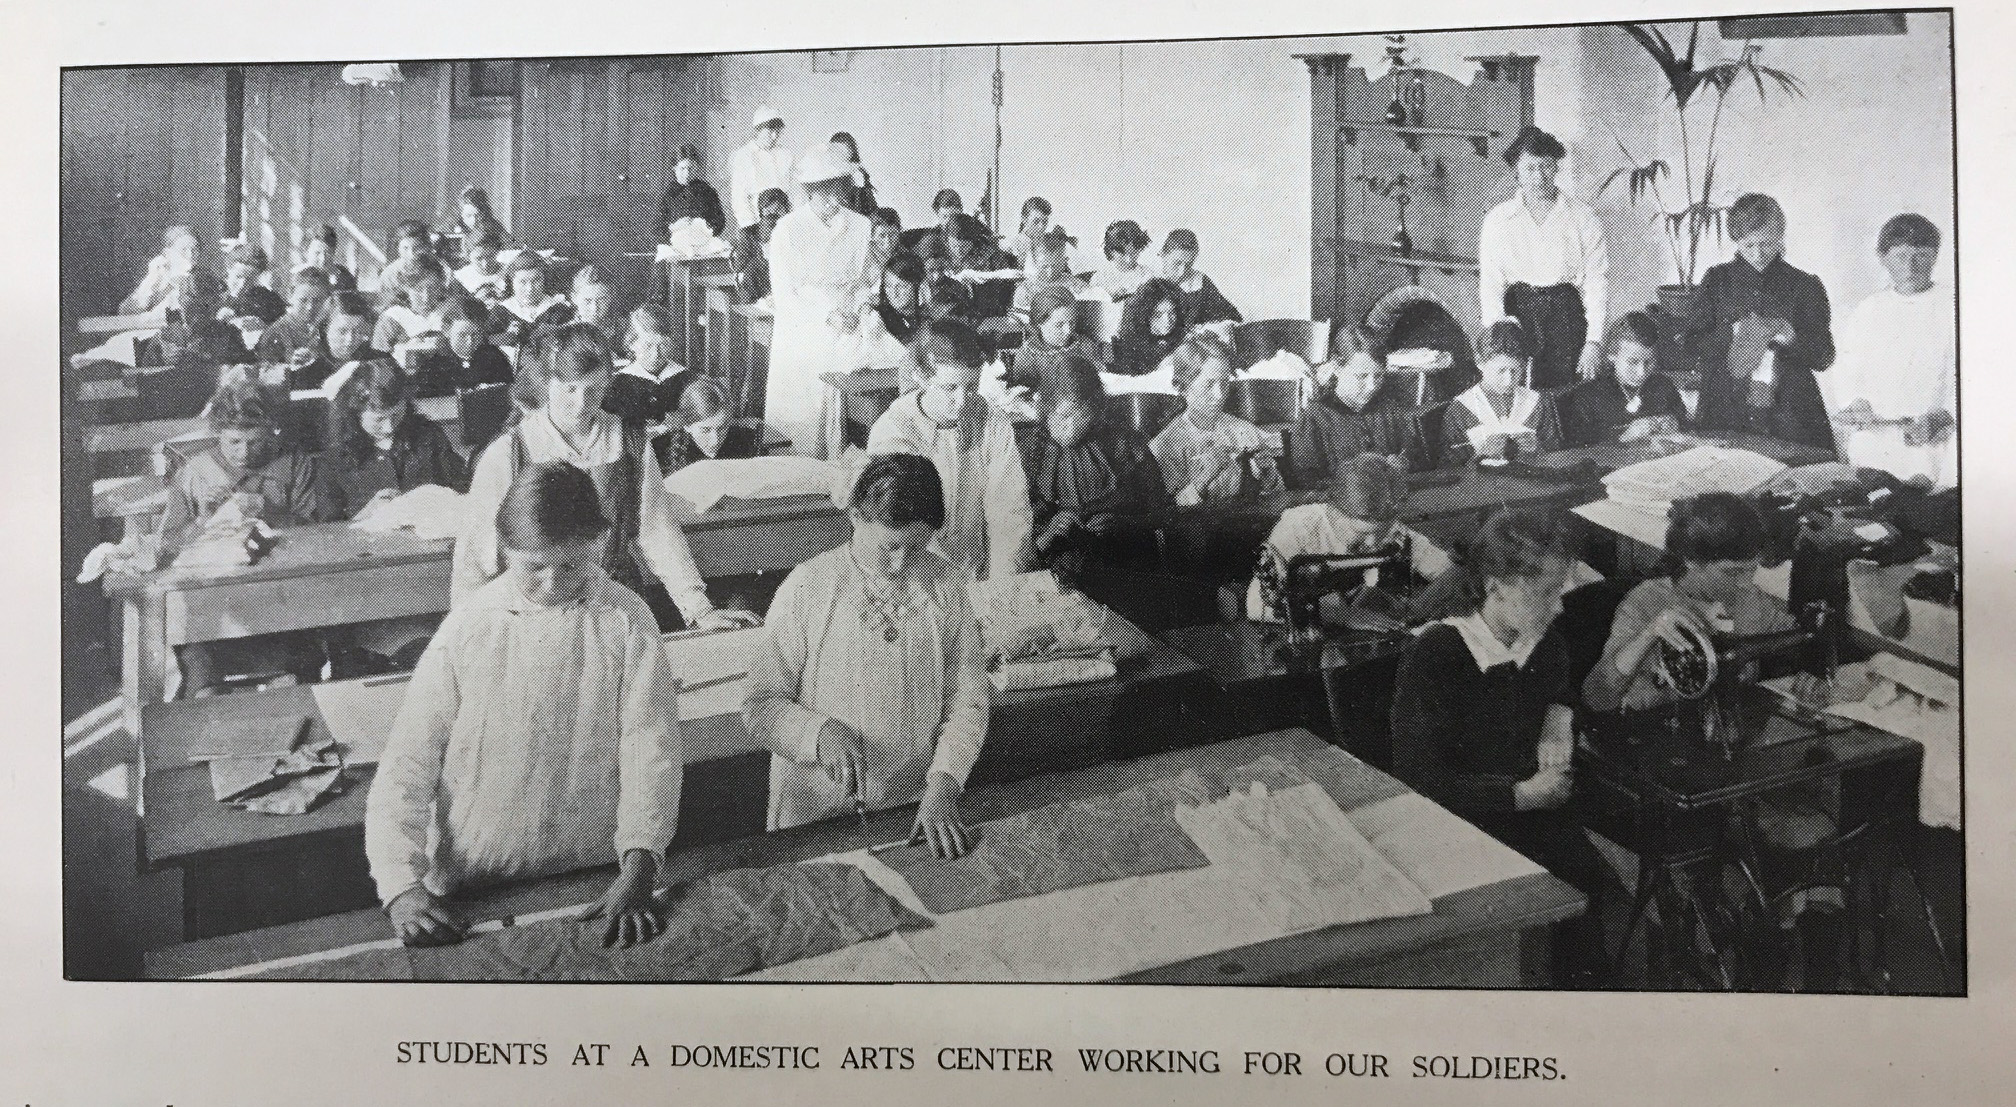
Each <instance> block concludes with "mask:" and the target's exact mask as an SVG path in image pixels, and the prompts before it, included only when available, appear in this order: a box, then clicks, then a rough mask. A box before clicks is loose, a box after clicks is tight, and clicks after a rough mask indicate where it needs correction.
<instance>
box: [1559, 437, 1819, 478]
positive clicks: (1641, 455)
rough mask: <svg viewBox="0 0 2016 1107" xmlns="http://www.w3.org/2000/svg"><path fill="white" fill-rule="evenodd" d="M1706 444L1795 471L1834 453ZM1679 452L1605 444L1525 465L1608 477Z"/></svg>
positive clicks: (1737, 440)
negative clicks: (1588, 468)
mask: <svg viewBox="0 0 2016 1107" xmlns="http://www.w3.org/2000/svg"><path fill="white" fill-rule="evenodd" d="M1704 441H1706V442H1713V443H1716V444H1720V445H1724V446H1729V447H1731V448H1733V449H1738V450H1749V451H1750V452H1751V453H1755V454H1762V455H1764V456H1765V457H1768V458H1770V459H1772V460H1773V461H1777V462H1780V463H1782V464H1785V465H1789V466H1792V467H1794V468H1797V467H1799V466H1801V465H1814V464H1817V463H1819V462H1822V461H1832V460H1834V451H1832V450H1823V449H1821V448H1819V447H1818V446H1809V445H1807V444H1805V443H1803V442H1783V441H1780V440H1778V439H1776V438H1764V437H1762V436H1759V435H1754V434H1734V435H1726V436H1718V437H1714V438H1709V439H1704ZM1678 452H1679V451H1678V450H1676V449H1672V448H1667V447H1658V446H1653V445H1651V444H1648V443H1642V442H1634V443H1631V444H1630V445H1625V444H1623V443H1617V442H1607V443H1602V444H1599V445H1595V446H1575V447H1571V448H1569V449H1566V450H1556V451H1554V452H1553V453H1547V454H1541V455H1539V456H1537V457H1533V458H1530V459H1528V462H1527V463H1528V464H1530V465H1533V466H1535V467H1538V468H1559V469H1565V468H1569V467H1572V466H1575V465H1579V464H1581V463H1583V462H1585V461H1586V462H1589V463H1590V464H1593V465H1595V466H1596V467H1598V468H1600V469H1601V470H1602V471H1603V472H1605V473H1612V472H1615V471H1617V470H1619V469H1622V468H1624V467H1625V466H1626V465H1636V464H1637V463H1639V462H1641V461H1649V460H1651V459H1653V458H1655V457H1664V456H1666V455H1668V454H1673V453H1678Z"/></svg>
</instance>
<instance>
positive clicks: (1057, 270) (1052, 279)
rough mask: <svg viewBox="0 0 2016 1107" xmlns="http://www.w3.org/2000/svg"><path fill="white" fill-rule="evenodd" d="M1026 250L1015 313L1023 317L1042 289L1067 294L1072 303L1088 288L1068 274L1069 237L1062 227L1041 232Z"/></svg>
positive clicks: (1017, 288) (1016, 297)
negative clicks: (1025, 269) (1024, 272)
mask: <svg viewBox="0 0 2016 1107" xmlns="http://www.w3.org/2000/svg"><path fill="white" fill-rule="evenodd" d="M1029 249H1030V258H1029V267H1028V268H1029V277H1028V279H1027V280H1024V281H1023V282H1022V283H1021V284H1019V285H1017V286H1016V288H1015V301H1014V305H1015V310H1016V312H1017V313H1019V314H1022V315H1024V316H1026V315H1027V313H1028V311H1029V304H1030V301H1031V299H1032V298H1033V297H1034V296H1035V295H1036V293H1038V292H1041V291H1042V290H1044V289H1046V288H1053V289H1061V290H1063V291H1065V292H1069V293H1070V294H1071V297H1072V299H1074V300H1075V299H1077V298H1078V296H1079V295H1080V294H1081V293H1083V292H1084V291H1085V290H1086V289H1088V288H1090V287H1091V286H1090V285H1088V284H1086V283H1085V282H1084V281H1082V280H1079V279H1078V278H1077V276H1075V275H1074V274H1073V273H1072V272H1071V236H1069V235H1067V234H1065V233H1064V231H1063V229H1062V228H1052V229H1051V230H1048V231H1045V232H1044V233H1043V236H1042V237H1040V238H1038V239H1037V240H1036V242H1035V244H1034V245H1032V246H1031V247H1030V248H1029Z"/></svg>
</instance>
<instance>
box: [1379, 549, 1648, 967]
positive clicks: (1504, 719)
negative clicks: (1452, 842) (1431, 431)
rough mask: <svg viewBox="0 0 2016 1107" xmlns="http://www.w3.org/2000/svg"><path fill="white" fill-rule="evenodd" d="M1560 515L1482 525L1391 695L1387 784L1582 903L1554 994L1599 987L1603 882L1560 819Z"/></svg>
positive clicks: (1558, 961) (1563, 692)
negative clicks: (1454, 598)
mask: <svg viewBox="0 0 2016 1107" xmlns="http://www.w3.org/2000/svg"><path fill="white" fill-rule="evenodd" d="M1569 540H1570V535H1569V530H1568V528H1567V526H1566V525H1565V523H1564V520H1563V519H1561V518H1560V517H1559V516H1557V515H1554V514H1550V513H1544V512H1537V511H1507V512H1500V513H1499V514H1497V515H1494V516H1492V517H1491V518H1490V519H1489V520H1488V521H1486V522H1485V524H1484V526H1483V528H1482V529H1481V530H1480V531H1479V532H1478V535H1477V538H1476V539H1475V540H1474V541H1473V542H1472V544H1471V547H1470V551H1469V554H1468V556H1467V557H1466V558H1465V560H1464V562H1463V564H1462V566H1461V567H1460V568H1459V569H1457V570H1456V572H1458V573H1459V574H1460V584H1461V588H1460V589H1459V591H1460V593H1461V595H1460V602H1459V604H1458V605H1457V606H1458V608H1459V613H1457V614H1455V615H1452V616H1450V617H1448V618H1445V619H1442V620H1440V621H1438V622H1434V623H1431V624H1429V625H1428V627H1427V629H1425V630H1424V631H1422V632H1421V634H1420V636H1419V637H1417V638H1416V639H1415V640H1414V643H1413V644H1412V645H1411V646H1410V647H1409V648H1408V650H1407V653H1406V655H1405V656H1404V657H1403V658H1402V659H1401V662H1400V672H1399V675H1398V677H1397V678H1396V680H1395V683H1394V688H1393V714H1392V720H1393V774H1394V775H1395V776H1397V777H1399V778H1400V779H1401V780H1404V781H1406V782H1407V783H1408V784H1409V785H1410V786H1412V787H1413V788H1414V790H1415V791H1417V792H1420V793H1421V794H1422V795H1424V796H1426V797H1428V798H1429V799H1431V800H1434V801H1435V802H1437V803H1439V804H1441V805H1442V806H1443V807H1445V808H1448V809H1449V810H1450V811H1451V812H1453V813H1455V814H1457V815H1460V816H1462V817H1463V818H1464V819H1467V820H1469V821H1470V822H1471V823H1473V824H1475V825H1476V826H1477V828H1478V829H1480V830H1482V831H1484V832H1485V833H1486V834H1489V835H1491V836H1492V837H1494V838H1497V839H1498V840H1499V841H1501V842H1504V843H1505V844H1506V845H1508V846H1511V847H1512V848H1513V849H1515V850H1518V851H1519V852H1520V853H1523V854H1525V855H1526V856H1527V857H1529V858H1532V859H1533V860H1534V861H1536V862H1538V863H1539V864H1540V865H1542V866H1544V867H1545V868H1546V869H1547V870H1548V871H1549V872H1552V873H1553V874H1554V875H1555V876H1557V877H1560V878H1561V879H1562V880H1565V881H1567V882H1568V883H1569V884H1572V885H1574V886H1575V887H1576V888H1578V889H1580V890H1581V892H1582V893H1583V894H1584V895H1585V896H1588V897H1589V898H1590V907H1589V910H1588V911H1586V912H1584V913H1583V914H1582V915H1581V916H1580V917H1579V918H1578V919H1577V920H1575V921H1573V922H1570V923H1565V924H1563V925H1562V926H1561V927H1560V928H1559V929H1557V930H1556V932H1555V935H1554V971H1555V979H1556V982H1557V983H1559V984H1562V985H1571V986H1572V985H1586V984H1591V983H1594V982H1595V981H1596V978H1597V975H1598V971H1599V969H1600V966H1601V964H1602V962H1603V949H1604V945H1603V936H1602V923H1601V921H1600V919H1601V911H1600V906H1599V904H1600V903H1601V901H1602V899H1603V898H1606V897H1607V896H1608V892H1609V886H1610V884H1611V878H1610V877H1609V875H1608V873H1607V871H1606V869H1605V867H1604V864H1603V861H1602V858H1601V857H1600V856H1599V855H1598V854H1597V853H1596V850H1595V847H1594V846H1592V845H1591V844H1590V842H1589V838H1588V836H1587V835H1586V834H1584V833H1583V831H1582V827H1581V826H1580V824H1579V823H1578V822H1577V821H1576V820H1575V818H1574V817H1573V816H1572V815H1570V814H1569V813H1568V812H1567V811H1565V810H1564V809H1563V805H1564V804H1566V803H1567V802H1568V799H1569V796H1570V795H1571V794H1572V793H1573V791H1574V770H1573V768H1572V767H1571V762H1570V758H1571V755H1572V754H1573V753H1574V745H1575V734H1574V718H1575V716H1574V705H1575V699H1576V697H1575V689H1574V688H1573V686H1572V684H1571V680H1570V677H1569V660H1568V648H1567V646H1566V645H1565V644H1564V643H1563V641H1562V639H1561V635H1560V633H1559V632H1558V631H1555V630H1552V629H1550V628H1551V626H1552V624H1553V622H1554V616H1555V615H1556V614H1557V613H1559V612H1560V610H1561V594H1562V592H1563V591H1564V589H1565V588H1566V586H1567V583H1568V580H1569V573H1570V567H1571V565H1572V564H1573V559H1572V558H1571V556H1570V555H1569V553H1568V548H1569V545H1568V543H1569Z"/></svg>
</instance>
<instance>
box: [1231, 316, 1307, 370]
mask: <svg viewBox="0 0 2016 1107" xmlns="http://www.w3.org/2000/svg"><path fill="white" fill-rule="evenodd" d="M1328 336H1329V327H1328V326H1326V325H1323V324H1319V323H1312V322H1310V321H1309V320H1307V319H1255V320H1253V321H1251V322H1248V323H1240V324H1239V325H1237V326H1235V327H1233V328H1232V367H1233V368H1234V369H1245V368H1247V367H1249V366H1253V365H1258V364H1259V363H1261V362H1263V361H1266V360H1267V359H1268V358H1270V357H1273V356H1274V355H1275V354H1278V353H1280V352H1281V351H1282V350H1286V351H1288V352H1289V353H1291V354H1294V355H1295V356H1296V357H1299V358H1301V359H1302V360H1304V361H1306V362H1308V363H1309V364H1311V365H1315V364H1318V363H1319V362H1321V361H1322V360H1323V357H1324V354H1325V353H1327V350H1319V349H1317V346H1318V344H1319V342H1320V344H1321V345H1323V346H1328V345H1329V343H1328V341H1327V338H1328Z"/></svg>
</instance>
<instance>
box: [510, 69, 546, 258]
mask: <svg viewBox="0 0 2016 1107" xmlns="http://www.w3.org/2000/svg"><path fill="white" fill-rule="evenodd" d="M552 71H553V63H552V62H544V61H534V62H526V63H525V65H524V68H523V69H522V70H521V71H520V80H519V93H518V138H517V141H516V142H515V143H513V146H514V147H515V149H516V158H515V160H516V162H517V182H516V184H515V185H514V186H513V188H512V190H511V195H512V206H513V207H514V208H515V209H516V211H515V212H514V213H513V216H514V221H513V222H512V224H511V229H512V231H513V232H514V234H515V236H516V237H517V238H518V239H519V240H520V241H522V242H532V243H541V244H544V243H545V241H546V240H548V239H550V238H551V237H552V233H551V230H550V228H549V227H548V226H547V218H548V215H549V212H548V210H547V204H546V197H547V196H548V195H549V194H550V175H549V173H548V167H549V166H550V164H551V160H552V159H551V158H550V157H549V156H548V153H547V149H546V143H547V132H548V131H550V130H552V125H551V124H550V122H549V120H548V112H549V105H550V103H551V101H552V98H553V96H552V90H551V89H550V88H549V87H548V86H549V83H550V76H551V74H552Z"/></svg>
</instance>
